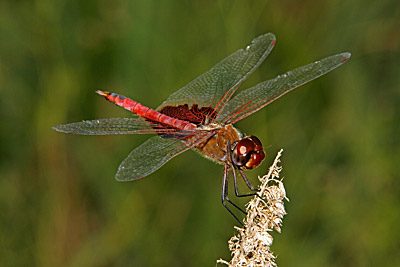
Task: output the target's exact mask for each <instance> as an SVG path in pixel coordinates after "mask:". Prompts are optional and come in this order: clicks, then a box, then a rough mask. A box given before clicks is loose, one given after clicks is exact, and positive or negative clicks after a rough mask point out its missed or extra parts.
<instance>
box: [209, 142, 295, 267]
mask: <svg viewBox="0 0 400 267" xmlns="http://www.w3.org/2000/svg"><path fill="white" fill-rule="evenodd" d="M282 152H283V149H281V150H280V151H279V152H278V155H277V156H276V158H275V161H274V163H273V164H272V166H271V167H270V168H269V172H268V174H267V175H265V176H263V177H259V178H258V179H259V180H260V182H261V184H260V187H259V188H260V191H259V192H258V195H259V196H260V197H258V196H255V197H254V198H253V199H251V200H250V201H249V203H247V205H246V211H247V216H246V218H245V219H244V228H239V227H235V229H236V230H237V231H238V232H239V233H238V234H237V235H235V236H233V237H232V238H231V239H230V240H229V242H228V244H229V249H230V251H231V253H232V255H233V256H232V259H231V261H230V262H227V261H225V260H222V259H219V260H217V263H223V264H226V265H228V266H254V267H256V266H277V265H276V263H275V256H274V255H273V253H272V252H271V250H270V246H271V245H272V241H273V238H272V236H271V235H270V234H269V233H268V232H270V231H273V230H274V229H275V230H276V231H277V232H279V233H280V232H281V226H282V219H283V216H285V215H286V211H285V207H284V204H283V200H284V199H286V200H287V201H289V199H288V198H287V197H286V191H285V187H284V186H283V183H282V180H283V179H280V178H279V173H280V172H281V170H282V167H281V166H278V163H279V162H280V157H281V155H282Z"/></svg>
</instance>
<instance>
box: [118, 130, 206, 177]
mask: <svg viewBox="0 0 400 267" xmlns="http://www.w3.org/2000/svg"><path fill="white" fill-rule="evenodd" d="M213 134H214V133H211V132H204V133H198V134H196V135H193V136H192V137H191V138H188V139H187V140H185V141H181V140H179V139H173V138H169V139H164V138H161V137H160V136H154V137H152V138H150V139H148V140H147V141H146V142H144V143H143V144H142V145H140V146H139V147H137V148H135V149H134V150H133V151H132V152H131V153H130V154H129V156H128V157H126V158H125V159H124V161H123V162H122V163H121V165H120V166H119V168H118V172H117V174H116V176H115V178H116V179H117V180H118V181H132V180H137V179H140V178H143V177H145V176H147V175H149V174H151V173H153V172H154V171H156V170H158V169H159V168H160V167H161V166H162V165H164V164H165V163H166V162H167V161H169V160H170V159H172V158H173V157H175V156H177V155H179V154H180V153H182V152H185V151H186V150H188V149H190V148H192V147H194V146H195V145H196V144H198V143H200V142H202V141H203V140H205V139H207V138H209V137H210V136H211V135H213Z"/></svg>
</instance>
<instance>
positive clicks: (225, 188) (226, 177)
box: [221, 165, 246, 226]
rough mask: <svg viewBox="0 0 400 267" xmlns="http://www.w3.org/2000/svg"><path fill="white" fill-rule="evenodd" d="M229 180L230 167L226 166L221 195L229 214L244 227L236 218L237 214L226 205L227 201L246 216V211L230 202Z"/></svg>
mask: <svg viewBox="0 0 400 267" xmlns="http://www.w3.org/2000/svg"><path fill="white" fill-rule="evenodd" d="M228 180H229V166H228V165H225V166H224V177H223V179H222V194H221V199H222V205H223V206H224V207H225V209H227V210H228V211H229V213H230V214H231V215H232V216H233V218H235V219H236V221H238V222H239V223H240V224H241V225H242V226H243V223H242V222H241V221H240V220H239V219H238V218H237V217H236V215H235V214H233V212H232V211H231V210H230V209H229V208H228V206H227V205H226V202H225V201H228V202H229V203H230V204H231V205H232V206H234V207H235V208H237V209H238V210H240V211H241V212H243V213H244V214H246V212H245V211H243V210H242V209H241V208H239V207H238V206H237V205H236V204H235V203H233V202H232V201H230V200H229V196H228Z"/></svg>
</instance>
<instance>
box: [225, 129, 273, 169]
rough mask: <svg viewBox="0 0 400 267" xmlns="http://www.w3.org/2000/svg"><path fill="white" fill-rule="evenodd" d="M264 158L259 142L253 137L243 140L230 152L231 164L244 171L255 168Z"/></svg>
mask: <svg viewBox="0 0 400 267" xmlns="http://www.w3.org/2000/svg"><path fill="white" fill-rule="evenodd" d="M264 158H265V154H264V151H263V148H262V145H261V142H260V140H259V139H258V138H257V137H255V136H248V137H245V138H243V139H242V140H240V141H239V142H238V143H237V144H236V146H235V147H234V149H233V151H232V162H233V163H234V164H235V165H236V166H238V167H242V168H244V169H253V168H255V167H257V166H258V165H260V163H261V161H262V160H263V159H264Z"/></svg>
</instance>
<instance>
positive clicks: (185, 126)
mask: <svg viewBox="0 0 400 267" xmlns="http://www.w3.org/2000/svg"><path fill="white" fill-rule="evenodd" d="M96 93H97V94H99V95H102V96H104V97H105V98H106V99H107V100H108V101H110V102H112V103H114V104H116V105H118V106H120V107H123V108H124V109H126V110H129V111H131V112H133V113H135V114H137V115H139V116H141V117H143V118H146V119H148V120H150V121H155V122H159V123H162V124H164V125H168V126H170V127H173V128H176V129H179V130H193V129H196V125H194V124H193V123H190V122H187V121H184V120H180V119H176V118H173V117H170V116H167V115H165V114H162V113H160V112H158V111H155V110H153V109H151V108H148V107H146V106H143V105H142V104H140V103H138V102H136V101H133V100H132V99H130V98H127V97H125V96H122V95H119V94H115V93H110V92H103V91H100V90H97V91H96Z"/></svg>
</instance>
